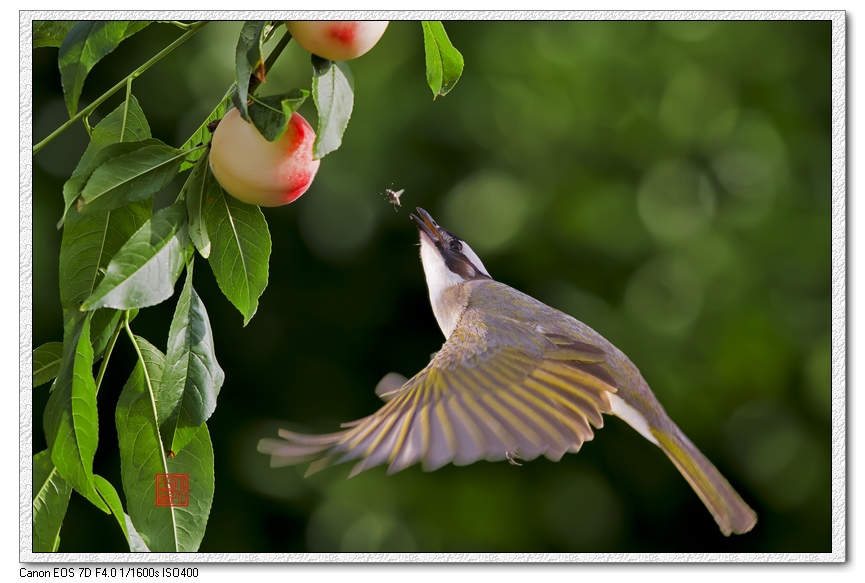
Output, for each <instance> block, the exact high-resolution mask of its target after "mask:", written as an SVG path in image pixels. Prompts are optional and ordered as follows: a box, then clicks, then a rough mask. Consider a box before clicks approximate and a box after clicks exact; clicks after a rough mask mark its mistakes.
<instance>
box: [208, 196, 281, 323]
mask: <svg viewBox="0 0 865 583" xmlns="http://www.w3.org/2000/svg"><path fill="white" fill-rule="evenodd" d="M204 220H205V223H206V224H207V233H208V234H209V235H210V242H211V246H210V267H211V269H213V275H214V276H215V277H216V283H218V284H219V289H221V290H222V293H223V294H225V297H227V298H228V299H229V301H230V302H231V303H232V304H234V306H235V307H236V308H237V309H238V310H240V313H241V314H243V325H244V326H246V325H247V324H248V323H249V321H250V320H251V319H252V316H253V315H254V314H255V311H256V310H257V309H258V298H259V297H260V296H261V294H262V293H263V292H264V288H266V287H267V269H268V261H269V260H270V231H268V230H267V221H265V220H264V214H262V212H261V209H260V208H258V207H257V206H255V205H251V204H246V203H243V202H240V201H239V200H237V199H236V198H234V197H233V196H230V195H227V194H225V192H224V191H223V190H222V189H221V188H220V189H219V194H218V195H217V196H214V197H213V198H212V200H210V199H208V200H207V201H206V202H205V214H204Z"/></svg>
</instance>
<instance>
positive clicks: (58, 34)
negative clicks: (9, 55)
mask: <svg viewBox="0 0 865 583" xmlns="http://www.w3.org/2000/svg"><path fill="white" fill-rule="evenodd" d="M76 22H78V21H77V20H34V21H33V48H34V49H38V48H39V47H59V46H60V43H61V42H63V37H65V36H66V34H67V33H68V32H69V31H70V30H71V29H72V27H73V26H75V23H76Z"/></svg>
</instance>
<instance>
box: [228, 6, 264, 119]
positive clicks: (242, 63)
mask: <svg viewBox="0 0 865 583" xmlns="http://www.w3.org/2000/svg"><path fill="white" fill-rule="evenodd" d="M266 25H267V21H266V20H247V21H246V22H244V23H243V28H242V29H240V37H239V38H238V39H237V48H236V49H235V51H234V66H235V72H236V80H237V91H235V92H234V93H233V94H232V96H231V100H232V102H233V103H234V106H235V107H237V109H238V111H240V115H241V117H243V119H245V120H246V121H249V112H248V110H247V105H246V101H247V98H248V97H249V81H250V77H252V76H255V77H256V78H257V79H258V80H259V81H261V82H262V83H264V73H265V71H264V58H263V56H262V54H261V52H262V48H263V46H264V28H265V26H266Z"/></svg>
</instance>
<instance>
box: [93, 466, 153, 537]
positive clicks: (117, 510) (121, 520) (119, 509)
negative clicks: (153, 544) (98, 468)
mask: <svg viewBox="0 0 865 583" xmlns="http://www.w3.org/2000/svg"><path fill="white" fill-rule="evenodd" d="M93 483H94V484H95V485H96V491H97V492H99V495H100V496H102V499H103V500H105V502H106V504H108V507H109V508H110V509H111V514H113V515H114V518H116V519H117V524H118V525H119V526H120V530H122V531H123V536H124V538H126V542H127V543H129V550H130V551H132V552H134V553H135V552H145V553H148V552H150V549H148V548H147V545H145V544H144V541H143V540H142V539H141V535H140V534H138V532H137V531H136V530H135V527H134V526H133V525H132V521H130V520H129V515H128V514H126V513H125V512H123V504H122V503H121V502H120V496H118V495H117V490H115V489H114V486H112V485H111V482H109V481H108V480H106V479H105V478H103V477H102V476H99V475H96V474H94V475H93Z"/></svg>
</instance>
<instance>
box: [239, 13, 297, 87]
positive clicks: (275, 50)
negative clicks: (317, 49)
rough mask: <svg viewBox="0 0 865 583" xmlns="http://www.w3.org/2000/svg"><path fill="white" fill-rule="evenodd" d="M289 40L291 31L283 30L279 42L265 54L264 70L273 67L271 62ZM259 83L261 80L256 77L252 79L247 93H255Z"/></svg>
mask: <svg viewBox="0 0 865 583" xmlns="http://www.w3.org/2000/svg"><path fill="white" fill-rule="evenodd" d="M289 42H291V33H290V32H288V29H286V30H285V34H284V35H283V36H282V38H281V39H279V43H278V44H277V45H276V46H275V47H274V48H273V50H272V51H271V52H270V54H269V55H268V56H267V59H266V60H265V61H264V71H265V72H268V71H270V68H271V67H273V64H274V63H275V62H276V59H278V58H279V55H281V54H282V51H284V50H285V47H287V46H288V43H289ZM259 85H261V81H259V80H258V79H253V81H252V82H251V83H250V84H249V95H252V94H253V93H255V91H256V89H258V86H259Z"/></svg>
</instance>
